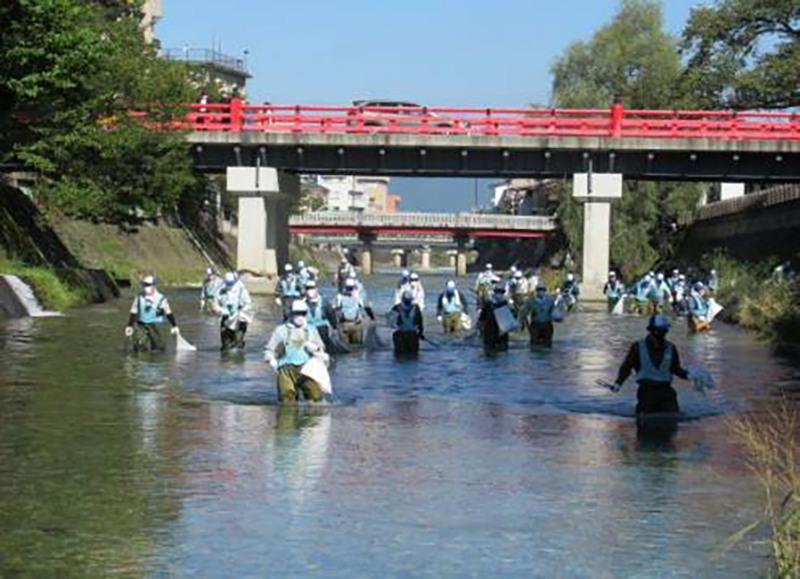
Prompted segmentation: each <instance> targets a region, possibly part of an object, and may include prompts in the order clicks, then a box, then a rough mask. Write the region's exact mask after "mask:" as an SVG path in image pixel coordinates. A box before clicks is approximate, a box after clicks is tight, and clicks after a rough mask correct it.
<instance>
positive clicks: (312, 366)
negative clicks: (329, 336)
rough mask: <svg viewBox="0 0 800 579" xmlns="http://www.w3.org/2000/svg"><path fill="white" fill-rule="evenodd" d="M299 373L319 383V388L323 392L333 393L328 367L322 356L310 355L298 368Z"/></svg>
mask: <svg viewBox="0 0 800 579" xmlns="http://www.w3.org/2000/svg"><path fill="white" fill-rule="evenodd" d="M300 374H302V375H303V376H306V377H307V378H311V379H312V380H313V381H314V382H316V383H317V384H319V387H320V389H321V390H322V392H323V393H325V394H333V386H332V385H331V375H330V374H329V373H328V367H327V366H326V365H325V362H324V361H323V360H322V358H320V357H318V356H311V358H310V359H309V360H308V362H306V363H305V364H304V365H303V367H302V368H301V369H300Z"/></svg>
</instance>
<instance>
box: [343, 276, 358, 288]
mask: <svg viewBox="0 0 800 579" xmlns="http://www.w3.org/2000/svg"><path fill="white" fill-rule="evenodd" d="M344 287H356V278H354V277H348V278H347V281H345V282H344Z"/></svg>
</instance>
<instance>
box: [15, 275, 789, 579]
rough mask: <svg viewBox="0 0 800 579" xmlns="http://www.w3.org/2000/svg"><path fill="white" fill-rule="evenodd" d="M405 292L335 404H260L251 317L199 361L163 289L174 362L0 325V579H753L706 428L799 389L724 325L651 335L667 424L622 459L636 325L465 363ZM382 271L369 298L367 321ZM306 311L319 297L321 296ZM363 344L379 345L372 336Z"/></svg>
mask: <svg viewBox="0 0 800 579" xmlns="http://www.w3.org/2000/svg"><path fill="white" fill-rule="evenodd" d="M444 279H445V278H442V277H437V276H429V277H423V281H424V282H426V287H427V289H428V292H429V297H428V306H427V308H426V321H427V322H428V325H429V330H428V332H427V334H428V335H429V336H430V337H431V339H433V340H434V341H435V342H436V343H437V344H438V345H439V346H441V347H439V348H436V347H434V346H433V345H430V344H426V345H424V346H423V350H422V352H421V353H420V356H419V358H418V359H416V360H413V361H408V360H405V361H396V360H395V359H394V356H393V354H392V353H391V352H390V351H376V352H362V353H358V354H352V355H349V356H343V357H340V358H339V359H338V361H337V362H336V364H335V366H334V368H333V370H332V377H333V382H334V388H335V391H336V396H337V400H336V401H335V402H334V403H332V404H329V405H326V406H323V407H317V408H310V407H299V408H289V407H283V408H279V407H278V406H277V405H276V394H275V386H274V377H273V375H272V374H271V371H270V370H269V368H268V367H267V366H266V365H265V364H263V363H262V361H261V350H262V348H263V345H264V342H265V340H266V339H267V337H268V334H269V332H270V330H271V329H272V328H273V327H274V326H275V324H276V321H277V314H278V310H277V307H276V306H275V305H274V304H272V303H271V301H269V300H266V299H257V300H256V303H257V306H258V316H257V320H256V323H255V324H254V325H253V327H252V331H251V333H250V335H249V339H248V342H247V348H246V352H245V354H244V355H243V356H227V357H223V356H221V354H220V352H219V350H218V347H219V336H218V325H217V321H216V320H215V319H214V318H211V317H206V316H202V315H200V314H199V312H198V311H197V304H198V299H197V297H198V296H197V294H198V291H197V290H167V291H166V293H167V295H168V296H169V298H170V301H171V303H172V305H173V309H174V310H175V311H176V314H177V316H178V319H179V322H180V325H181V328H182V332H183V335H184V336H185V337H186V338H187V339H188V340H189V341H191V342H193V343H195V344H196V345H197V346H198V348H199V350H198V351H197V352H195V353H188V354H176V353H174V352H173V353H160V354H148V355H140V356H132V355H129V354H126V353H125V351H124V348H123V332H122V330H123V327H124V325H125V323H126V319H127V314H126V310H127V308H128V306H129V302H128V301H127V300H120V301H118V302H115V303H110V304H105V305H100V306H94V307H90V308H86V309H82V310H76V311H72V312H69V313H68V314H67V315H65V316H63V317H55V318H36V319H33V318H30V319H22V320H16V321H10V322H4V323H0V576H14V573H15V572H18V573H20V574H21V575H23V576H29V575H36V576H38V575H46V576H77V577H90V576H109V575H111V576H123V577H128V576H131V577H137V576H179V577H182V576H185V577H189V576H196V575H198V576H207V577H267V576H269V577H289V576H301V575H302V576H305V575H309V576H318V577H326V578H328V577H377V576H388V577H401V576H402V577H407V576H414V577H442V576H459V577H486V576H489V575H499V576H527V577H532V576H535V577H598V578H600V577H667V576H676V577H726V578H727V577H752V576H754V575H759V574H764V573H765V572H766V571H767V569H768V567H769V561H768V559H767V558H766V551H765V549H764V548H763V547H762V548H751V547H750V546H749V543H747V542H745V543H743V544H741V545H739V546H736V547H734V548H733V549H731V550H730V551H728V552H726V553H723V552H722V550H721V547H722V545H723V544H724V543H725V541H726V539H727V538H728V537H729V536H730V535H732V534H733V533H735V532H736V531H738V530H739V529H741V528H742V527H744V526H745V525H747V524H748V523H750V522H751V521H752V520H754V519H755V518H756V517H758V515H759V513H760V505H761V495H760V492H759V488H758V486H757V484H756V482H755V480H754V479H753V477H752V476H751V475H750V474H749V472H748V470H747V468H746V466H745V464H744V462H743V456H742V452H741V449H740V448H739V446H738V445H737V443H736V439H735V437H734V436H733V435H732V433H731V430H730V425H729V417H730V416H733V415H735V414H736V413H738V412H742V411H748V410H757V411H763V410H765V409H769V408H771V407H773V406H775V405H776V404H777V403H778V402H779V400H780V395H779V389H778V388H777V387H776V385H777V384H778V383H780V382H782V381H785V380H787V379H789V378H791V377H793V376H796V372H797V370H796V369H795V368H792V367H791V366H790V365H789V364H788V363H787V362H785V361H782V360H781V359H779V358H776V357H774V356H773V355H772V353H771V352H770V349H769V347H768V346H767V345H765V344H763V343H760V342H758V341H757V340H756V339H754V338H753V337H752V336H751V335H749V334H747V333H745V332H743V331H741V330H740V329H738V328H736V327H730V326H725V325H723V324H717V325H716V326H715V329H714V330H713V332H712V333H711V334H709V335H705V336H689V335H688V334H687V331H686V329H685V325H684V324H682V323H678V324H676V327H675V328H674V329H673V331H672V332H671V334H670V338H671V339H673V340H674V341H675V342H676V344H677V345H678V347H679V349H680V353H681V356H682V358H683V361H684V363H685V364H702V365H704V366H705V367H707V368H708V369H709V370H711V371H712V372H713V374H714V375H715V377H716V379H717V382H718V386H719V387H718V389H717V390H715V391H712V392H710V393H709V394H708V395H703V394H700V393H697V392H694V391H693V390H692V389H691V387H690V386H689V385H688V384H686V383H681V384H678V389H679V395H680V400H681V404H682V409H683V411H684V413H685V415H686V416H685V419H684V420H682V421H681V422H680V424H679V427H678V430H677V432H676V433H675V434H674V436H672V437H671V438H668V439H665V440H656V441H653V440H641V439H639V438H638V437H637V430H636V427H635V422H634V420H633V412H634V406H635V387H634V385H633V381H632V380H631V381H629V383H628V384H627V385H626V387H625V389H624V390H623V391H622V393H621V394H617V395H615V394H612V393H610V392H608V391H606V390H604V389H602V388H600V387H598V386H596V385H595V380H597V379H598V378H603V379H607V380H612V379H613V378H614V376H615V375H616V369H617V367H618V364H619V362H620V361H621V359H622V357H623V356H624V354H625V352H626V350H627V347H628V346H629V344H630V342H631V341H632V340H634V339H636V338H638V337H641V336H642V335H644V325H645V320H644V319H642V318H637V317H624V318H614V317H611V316H609V315H607V314H605V313H579V314H575V315H571V316H570V317H569V318H568V319H567V320H566V321H565V322H564V323H563V324H559V325H558V326H557V330H556V338H555V342H554V346H553V348H552V349H550V350H534V351H531V350H530V349H529V348H528V347H527V344H526V340H525V338H524V337H523V336H520V337H518V338H516V339H515V340H513V341H512V347H511V349H510V351H509V352H507V353H502V354H499V355H495V356H487V355H485V354H484V352H483V350H482V348H481V347H480V345H479V344H478V343H474V342H471V341H469V340H464V339H452V338H446V337H444V336H442V335H441V329H440V328H439V327H438V326H437V324H436V320H435V318H434V317H433V306H434V299H435V297H436V295H437V294H438V288H440V287H441V285H442V284H443V282H444ZM393 283H394V278H392V277H388V276H375V277H373V278H371V279H370V280H369V283H368V289H369V290H370V293H371V296H372V297H373V300H374V302H375V307H376V311H378V312H382V313H383V312H386V311H387V310H388V308H389V302H390V297H389V296H390V286H391V285H392V284H393ZM326 292H328V293H329V292H330V288H326ZM383 335H384V336H388V332H387V331H386V330H384V334H383Z"/></svg>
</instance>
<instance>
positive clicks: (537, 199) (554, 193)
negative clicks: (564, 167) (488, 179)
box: [493, 179, 562, 215]
mask: <svg viewBox="0 0 800 579" xmlns="http://www.w3.org/2000/svg"><path fill="white" fill-rule="evenodd" d="M561 186H562V183H561V181H559V180H557V179H508V180H506V181H503V182H500V183H496V184H494V185H493V189H494V198H493V204H494V210H495V212H496V213H507V214H509V215H552V214H553V213H554V212H555V209H556V207H557V205H558V193H559V189H560V187H561Z"/></svg>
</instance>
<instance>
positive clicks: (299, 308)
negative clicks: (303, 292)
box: [292, 300, 308, 314]
mask: <svg viewBox="0 0 800 579" xmlns="http://www.w3.org/2000/svg"><path fill="white" fill-rule="evenodd" d="M292 313H293V314H307V313H308V305H307V304H306V302H305V300H294V301H293V302H292Z"/></svg>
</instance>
